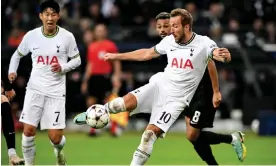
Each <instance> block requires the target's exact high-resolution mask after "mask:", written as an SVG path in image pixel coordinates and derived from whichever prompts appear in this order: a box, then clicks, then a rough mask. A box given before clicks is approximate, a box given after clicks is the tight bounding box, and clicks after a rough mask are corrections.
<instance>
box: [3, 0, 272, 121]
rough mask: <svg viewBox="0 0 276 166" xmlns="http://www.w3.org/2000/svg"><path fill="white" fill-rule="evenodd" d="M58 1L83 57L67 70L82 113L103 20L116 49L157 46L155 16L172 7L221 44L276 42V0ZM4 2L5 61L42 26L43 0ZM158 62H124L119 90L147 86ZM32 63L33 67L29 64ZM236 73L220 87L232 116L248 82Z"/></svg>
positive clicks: (72, 100)
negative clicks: (76, 66)
mask: <svg viewBox="0 0 276 166" xmlns="http://www.w3.org/2000/svg"><path fill="white" fill-rule="evenodd" d="M57 1H58V2H59V4H60V6H61V7H62V10H61V20H60V21H59V25H60V26H62V27H64V28H66V29H68V30H69V31H71V32H72V33H73V34H74V36H75V38H76V40H77V43H78V47H79V50H80V52H81V57H82V67H81V68H79V69H77V70H76V71H74V72H71V73H70V74H68V81H67V84H68V87H69V88H68V90H67V98H68V99H67V107H68V109H67V111H68V112H81V111H83V110H85V109H86V106H87V105H89V104H91V102H90V103H89V102H88V101H87V98H86V94H85V90H87V89H85V82H84V80H83V78H84V75H85V73H86V70H87V65H88V62H89V58H88V57H89V51H88V50H89V49H88V48H89V46H90V45H91V44H92V45H93V43H94V42H96V41H97V38H98V37H97V34H98V33H96V34H95V33H94V30H95V26H96V25H99V24H102V25H103V27H104V29H105V28H106V31H105V30H104V32H102V33H104V38H109V39H110V40H111V41H113V42H114V43H115V44H116V50H118V51H128V50H134V49H135V48H139V47H143V46H152V45H154V44H156V43H157V42H158V41H160V38H159V36H158V34H157V33H156V31H155V19H154V18H155V16H156V15H157V14H158V13H160V12H164V11H166V12H170V11H171V10H172V9H174V8H179V7H180V8H185V9H187V10H188V11H189V12H190V13H191V14H192V15H193V18H194V31H195V32H196V33H199V34H202V35H208V36H210V37H211V38H212V39H213V40H215V41H216V42H217V43H218V44H219V45H223V44H227V45H232V46H234V47H246V48H250V47H253V48H254V47H256V48H262V47H263V46H264V44H266V43H268V44H275V43H276V19H275V13H276V0H235V1H234V0H233V1H231V0H57ZM1 3H2V6H1V11H2V16H1V17H2V27H1V28H2V29H1V31H2V36H1V40H2V43H1V46H2V60H3V58H6V59H9V58H10V56H11V55H7V54H3V50H5V49H10V48H16V47H17V46H18V45H19V43H20V41H21V40H22V37H23V36H24V34H25V33H26V32H27V31H28V30H30V29H33V28H35V27H38V26H40V25H41V22H40V20H39V17H38V13H39V4H40V1H37V0H4V1H1ZM122 43H123V44H122ZM148 43H151V44H148ZM3 56H6V57H3ZM7 56H8V57H7ZM275 57H276V56H275ZM2 62H3V61H2ZM22 63H23V64H24V66H22V65H21V67H20V70H21V71H19V76H20V77H18V79H17V81H16V85H15V89H16V92H17V98H16V99H15V100H16V101H15V102H14V104H13V109H14V110H18V109H21V108H22V104H23V98H24V93H25V86H26V82H27V80H28V76H29V73H30V68H31V67H30V66H31V63H30V61H29V60H25V61H24V60H23V62H22ZM158 63H159V64H161V67H160V65H159V66H156V65H154V64H151V63H149V65H152V66H153V68H152V70H150V69H147V72H142V74H141V72H140V73H139V72H134V69H132V64H130V65H128V66H127V65H125V64H124V63H123V64H122V70H123V75H122V82H121V83H120V87H121V88H120V91H119V94H120V95H123V94H125V93H126V92H129V91H131V90H133V89H135V88H137V87H138V86H140V85H143V84H144V83H145V82H147V79H148V77H149V76H150V75H151V74H153V73H154V72H156V71H159V70H160V69H162V67H164V65H165V63H166V61H165V60H164V59H161V60H159V61H158ZM7 64H8V63H7ZM7 64H6V65H7ZM27 64H28V65H29V66H28V67H26V66H27ZM2 65H3V64H2ZM139 65H141V64H139ZM139 65H138V66H139ZM130 66H131V67H130ZM137 70H138V71H139V70H140V68H139V67H137ZM239 70H240V69H239ZM237 73H239V72H235V70H234V69H229V68H226V69H225V68H222V69H220V70H219V76H220V84H221V90H222V95H223V98H224V101H225V102H224V103H225V105H222V109H223V110H225V111H223V112H224V114H223V115H222V116H224V117H225V118H229V110H230V109H231V108H234V107H238V108H240V107H241V104H237V103H239V102H240V101H239V100H240V99H241V98H240V97H239V96H241V94H240V93H242V92H243V90H244V85H243V83H244V80H243V79H241V77H243V76H241V75H237ZM265 77H266V75H265V76H263V77H262V78H261V76H260V79H264V78H265ZM109 78H111V77H109ZM269 78H270V77H269ZM266 81H267V80H265V81H264V82H266ZM273 81H274V80H273ZM100 84H101V83H99V84H98V85H100ZM112 85H113V86H114V82H113V84H112ZM273 85H275V84H272V86H273ZM86 86H87V85H86ZM265 86H266V84H265ZM93 88H97V87H93ZM111 89H112V88H110V89H109V91H111ZM275 91H276V90H275ZM87 102H88V103H87ZM98 102H99V101H98ZM100 102H103V101H100ZM233 103H236V104H233Z"/></svg>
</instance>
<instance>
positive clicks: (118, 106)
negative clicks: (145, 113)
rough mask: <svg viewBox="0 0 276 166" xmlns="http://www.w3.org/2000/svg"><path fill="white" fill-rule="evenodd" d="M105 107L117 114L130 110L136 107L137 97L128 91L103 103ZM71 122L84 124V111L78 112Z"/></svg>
mask: <svg viewBox="0 0 276 166" xmlns="http://www.w3.org/2000/svg"><path fill="white" fill-rule="evenodd" d="M105 107H106V109H107V111H108V112H110V113H112V114H117V113H120V112H125V111H132V110H134V109H135V108H136V107H137V99H136V97H135V96H134V95H133V94H131V93H128V94H127V95H125V96H124V97H117V98H115V99H113V100H112V101H110V102H108V103H106V104H105ZM73 122H74V123H75V124H77V125H83V124H86V112H82V113H80V114H78V115H77V116H76V117H75V118H74V120H73Z"/></svg>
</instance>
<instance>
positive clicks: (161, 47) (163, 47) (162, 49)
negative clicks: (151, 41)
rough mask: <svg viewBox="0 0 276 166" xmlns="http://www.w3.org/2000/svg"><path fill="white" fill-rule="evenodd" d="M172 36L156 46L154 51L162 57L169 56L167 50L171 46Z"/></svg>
mask: <svg viewBox="0 0 276 166" xmlns="http://www.w3.org/2000/svg"><path fill="white" fill-rule="evenodd" d="M169 39H170V36H167V37H165V38H164V39H162V40H161V41H160V43H158V44H157V45H156V46H154V51H155V52H156V53H158V54H160V55H164V54H167V50H168V48H169V46H170V44H169Z"/></svg>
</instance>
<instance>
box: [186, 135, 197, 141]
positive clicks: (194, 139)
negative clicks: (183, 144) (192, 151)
mask: <svg viewBox="0 0 276 166" xmlns="http://www.w3.org/2000/svg"><path fill="white" fill-rule="evenodd" d="M186 138H187V139H188V140H189V141H190V142H195V141H196V140H197V136H196V135H195V134H193V133H186Z"/></svg>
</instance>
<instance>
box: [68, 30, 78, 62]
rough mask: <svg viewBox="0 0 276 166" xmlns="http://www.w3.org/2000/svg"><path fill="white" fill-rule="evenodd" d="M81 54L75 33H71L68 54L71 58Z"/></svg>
mask: <svg viewBox="0 0 276 166" xmlns="http://www.w3.org/2000/svg"><path fill="white" fill-rule="evenodd" d="M79 55H80V53H79V49H78V46H77V43H76V39H75V37H74V35H73V34H72V33H71V34H70V38H69V48H68V56H69V58H71V59H74V58H76V57H78V56H79Z"/></svg>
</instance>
